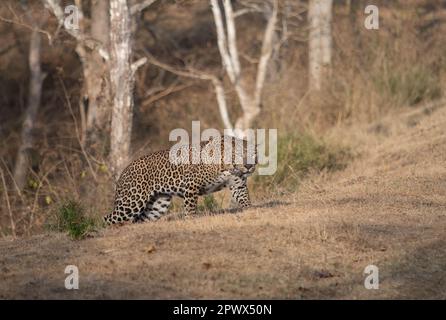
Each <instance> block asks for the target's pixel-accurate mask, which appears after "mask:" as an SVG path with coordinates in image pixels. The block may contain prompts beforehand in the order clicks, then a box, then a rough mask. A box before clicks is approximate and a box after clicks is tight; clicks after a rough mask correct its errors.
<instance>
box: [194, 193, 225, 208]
mask: <svg viewBox="0 0 446 320" xmlns="http://www.w3.org/2000/svg"><path fill="white" fill-rule="evenodd" d="M217 209H220V205H219V204H218V202H217V200H215V198H214V196H213V195H212V194H209V195H206V196H204V198H203V203H202V204H201V205H199V206H198V211H214V210H217Z"/></svg>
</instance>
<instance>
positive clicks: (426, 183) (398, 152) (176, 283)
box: [0, 103, 446, 299]
mask: <svg viewBox="0 0 446 320" xmlns="http://www.w3.org/2000/svg"><path fill="white" fill-rule="evenodd" d="M445 126H446V105H444V103H443V104H437V105H436V106H431V107H426V108H416V109H412V110H410V112H404V113H398V114H394V115H392V116H391V117H390V116H389V117H387V118H384V119H383V120H381V121H379V122H376V123H374V124H373V125H361V126H357V127H355V128H354V129H352V130H347V131H343V132H342V134H341V133H338V134H337V137H338V138H339V139H344V140H348V141H350V143H351V144H352V145H355V146H357V148H358V150H360V156H359V157H357V158H356V160H355V161H354V162H353V163H352V164H351V165H349V166H348V167H347V168H346V169H345V170H342V171H336V172H334V173H329V174H327V173H324V172H322V173H313V174H310V175H309V176H308V177H307V178H306V179H305V180H304V181H303V183H302V184H301V187H300V189H299V191H298V192H294V193H292V194H289V195H287V196H284V197H269V199H268V200H262V199H259V198H256V197H255V201H254V204H255V206H254V208H252V209H249V210H247V211H245V212H240V213H229V212H226V213H223V214H218V213H214V214H201V215H197V216H195V217H193V218H192V219H189V220H184V219H181V218H180V217H178V216H175V214H171V215H170V216H167V217H166V218H165V219H164V220H161V221H159V222H157V223H146V224H141V225H127V226H124V227H120V228H111V229H101V230H99V231H98V232H97V233H94V234H92V235H91V237H90V238H87V239H86V240H82V241H72V240H70V238H69V237H68V236H67V235H66V234H64V233H47V234H42V235H38V236H32V237H28V238H22V239H19V240H15V241H12V240H11V239H4V240H2V241H1V242H0V257H1V258H0V270H1V273H0V298H64V299H65V298H68V299H74V298H291V299H300V298H304V299H305V298H341V299H345V298H355V299H365V298H371V299H375V298H439V299H444V298H445V297H446V291H445V288H446V283H445V278H444V270H445V268H446V251H445V250H444V247H445V245H446V235H445V233H444V230H445V228H446V219H445V218H446V173H445V167H446V134H445V131H444V128H445ZM376 132H378V133H376ZM341 137H342V138H341ZM70 264H74V265H76V266H78V268H79V273H80V282H79V286H80V288H79V290H72V291H68V290H66V289H65V288H64V279H65V277H66V275H65V274H64V270H65V267H66V266H67V265H70ZM370 264H373V265H376V266H378V268H379V275H380V288H379V290H367V289H365V288H364V285H363V283H364V279H365V275H364V274H363V272H364V268H365V267H366V266H367V265H370Z"/></svg>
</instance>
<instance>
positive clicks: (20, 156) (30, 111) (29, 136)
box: [14, 30, 46, 190]
mask: <svg viewBox="0 0 446 320" xmlns="http://www.w3.org/2000/svg"><path fill="white" fill-rule="evenodd" d="M40 43H41V37H40V33H39V32H38V31H37V30H33V32H32V34H31V40H30V46H29V61H28V63H29V71H30V83H29V94H28V105H27V108H26V113H25V119H24V122H23V128H22V134H21V139H22V142H21V145H20V148H19V150H18V152H17V157H16V162H15V166H14V180H15V182H16V185H17V187H18V188H19V190H22V189H23V187H24V186H25V183H26V175H27V173H28V167H29V151H30V150H31V149H32V148H33V144H34V136H33V132H32V131H33V129H34V124H35V122H36V117H37V111H38V109H39V105H40V99H41V95H42V83H43V80H44V78H45V76H46V75H45V74H44V73H42V71H41V69H40Z"/></svg>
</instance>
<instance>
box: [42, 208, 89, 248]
mask: <svg viewBox="0 0 446 320" xmlns="http://www.w3.org/2000/svg"><path fill="white" fill-rule="evenodd" d="M95 226H96V223H95V221H94V219H92V218H89V217H87V216H85V211H84V208H83V207H82V206H81V205H80V204H79V203H78V202H76V201H74V200H68V201H66V202H65V203H63V204H62V205H61V206H60V207H59V208H57V211H56V213H55V216H54V217H53V219H52V221H51V222H50V223H49V224H48V227H49V229H50V230H56V231H60V232H67V233H68V235H69V236H70V237H71V238H72V239H75V240H79V239H83V238H85V236H86V235H87V234H88V232H89V231H92V230H93V229H94V228H95Z"/></svg>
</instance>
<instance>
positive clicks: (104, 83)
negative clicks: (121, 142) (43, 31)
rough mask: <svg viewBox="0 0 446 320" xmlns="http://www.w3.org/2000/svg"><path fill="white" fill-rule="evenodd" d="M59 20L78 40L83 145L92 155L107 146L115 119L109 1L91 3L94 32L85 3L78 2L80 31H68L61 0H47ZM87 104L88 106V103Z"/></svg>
mask: <svg viewBox="0 0 446 320" xmlns="http://www.w3.org/2000/svg"><path fill="white" fill-rule="evenodd" d="M43 2H44V3H45V5H46V7H47V8H49V9H50V10H51V11H52V13H53V14H54V16H55V17H56V18H57V20H58V23H59V27H60V28H62V27H63V28H64V29H65V31H66V32H67V33H68V34H70V35H71V36H72V37H73V38H75V39H76V41H77V45H76V53H77V54H78V56H79V59H80V60H81V63H82V69H83V78H84V81H83V88H82V96H81V101H80V104H79V105H80V114H81V137H80V138H81V143H82V147H85V146H87V147H88V150H89V151H90V152H94V151H95V150H96V149H101V148H103V147H104V142H106V141H107V140H108V139H106V136H107V135H108V132H109V128H110V119H111V107H110V105H111V98H110V84H109V69H108V60H109V53H108V42H109V36H110V28H109V22H110V19H109V1H106V0H91V23H90V26H91V27H90V32H86V30H85V25H86V23H84V15H83V10H82V1H81V0H75V4H76V7H77V11H78V19H79V21H78V22H79V28H78V29H72V28H68V27H67V26H66V25H65V23H64V21H65V15H64V10H63V8H62V6H61V4H60V0H43ZM85 102H86V103H85Z"/></svg>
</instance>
